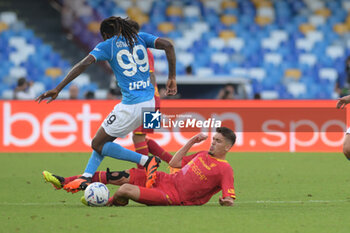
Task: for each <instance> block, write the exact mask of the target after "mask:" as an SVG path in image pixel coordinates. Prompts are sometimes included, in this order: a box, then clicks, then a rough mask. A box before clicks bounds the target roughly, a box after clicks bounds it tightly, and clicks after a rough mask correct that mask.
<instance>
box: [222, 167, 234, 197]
mask: <svg viewBox="0 0 350 233" xmlns="http://www.w3.org/2000/svg"><path fill="white" fill-rule="evenodd" d="M233 182H234V180H233V170H232V167H231V166H225V169H223V170H222V178H221V189H222V197H223V198H225V197H231V198H233V199H236V193H235V188H234V185H233Z"/></svg>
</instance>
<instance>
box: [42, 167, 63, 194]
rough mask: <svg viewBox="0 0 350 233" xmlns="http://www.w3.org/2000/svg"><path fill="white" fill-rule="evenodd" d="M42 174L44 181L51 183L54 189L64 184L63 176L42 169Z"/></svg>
mask: <svg viewBox="0 0 350 233" xmlns="http://www.w3.org/2000/svg"><path fill="white" fill-rule="evenodd" d="M43 176H44V179H45V181H46V182H49V183H51V184H52V186H53V187H54V188H55V189H57V190H58V189H61V188H62V187H63V184H64V178H63V177H61V176H57V175H54V174H52V173H51V172H48V171H43Z"/></svg>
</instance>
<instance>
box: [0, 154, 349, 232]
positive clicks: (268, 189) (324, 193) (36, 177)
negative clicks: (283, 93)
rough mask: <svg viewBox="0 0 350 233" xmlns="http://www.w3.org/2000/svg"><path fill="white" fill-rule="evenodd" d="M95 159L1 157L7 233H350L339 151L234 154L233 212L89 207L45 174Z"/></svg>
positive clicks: (0, 201)
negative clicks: (57, 186)
mask: <svg viewBox="0 0 350 233" xmlns="http://www.w3.org/2000/svg"><path fill="white" fill-rule="evenodd" d="M88 158H89V154H86V153H84V154H72V153H64V154H62V153H52V154H32V153H28V154H0V174H1V175H0V232H1V233H17V232H28V233H29V232H30V233H41V232H42V233H44V232H45V233H47V232H49V233H52V232H65V233H67V232H84V233H86V232H94V233H100V232H107V233H108V232H179V233H182V232H189V233H195V232H237V233H238V232H239V233H243V232H251V233H257V232H259V233H260V232H263V233H265V232H266V233H289V232H292V233H304V232H305V233H313V232H315V233H320V232H327V233H330V232H332V233H333V232H346V233H348V232H350V162H349V161H347V160H346V159H345V157H344V156H343V155H342V154H340V153H333V154H332V153H294V154H293V153H231V154H229V155H228V161H229V162H230V164H231V165H232V167H233V169H234V173H235V189H236V193H237V200H236V202H235V206H234V207H221V206H219V204H218V195H219V194H218V195H216V196H214V197H213V198H212V199H211V200H210V202H209V203H208V204H206V205H204V206H187V207H181V206H180V207H147V206H144V205H140V204H137V203H133V202H131V203H130V205H129V206H127V207H109V208H108V207H103V208H94V207H86V206H84V205H82V204H81V203H80V197H81V196H82V194H83V193H82V192H79V193H77V194H70V193H66V192H65V191H62V190H59V191H56V190H54V189H53V188H52V186H51V185H50V184H46V183H45V182H44V180H43V178H42V175H41V172H42V171H43V170H48V171H51V172H53V173H56V174H59V175H63V176H68V175H75V174H78V173H81V172H82V171H83V170H84V167H85V164H86V162H87V160H88ZM107 166H108V167H110V168H111V169H113V170H122V169H126V168H130V167H131V166H133V164H131V163H127V162H121V161H117V160H113V159H111V158H106V159H105V160H104V161H103V163H102V164H101V166H100V168H101V169H102V170H105V168H106V167H107ZM160 169H161V170H166V164H164V163H163V165H162V166H161V168H160ZM109 188H110V191H111V192H114V191H115V190H116V189H117V187H116V186H109ZM220 194H221V193H220Z"/></svg>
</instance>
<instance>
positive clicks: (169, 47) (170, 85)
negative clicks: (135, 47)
mask: <svg viewBox="0 0 350 233" xmlns="http://www.w3.org/2000/svg"><path fill="white" fill-rule="evenodd" d="M155 48H156V49H162V50H164V51H165V55H166V58H167V60H168V68H169V72H168V82H167V84H166V89H167V92H166V93H167V95H175V94H176V93H177V85H176V57H175V49H174V46H173V44H172V43H171V42H170V41H168V40H166V39H163V38H158V39H157V40H156V42H155Z"/></svg>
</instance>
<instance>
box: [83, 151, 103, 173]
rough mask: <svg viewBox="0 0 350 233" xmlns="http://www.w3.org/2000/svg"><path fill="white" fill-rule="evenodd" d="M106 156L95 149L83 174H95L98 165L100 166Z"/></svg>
mask: <svg viewBox="0 0 350 233" xmlns="http://www.w3.org/2000/svg"><path fill="white" fill-rule="evenodd" d="M103 158H104V156H102V155H100V154H99V153H97V152H96V151H93V152H92V154H91V157H90V159H89V162H88V164H87V166H86V168H85V171H84V174H83V176H86V175H88V174H89V176H90V175H91V176H92V175H93V174H95V172H96V171H97V168H98V166H100V164H101V162H102V160H103Z"/></svg>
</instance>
